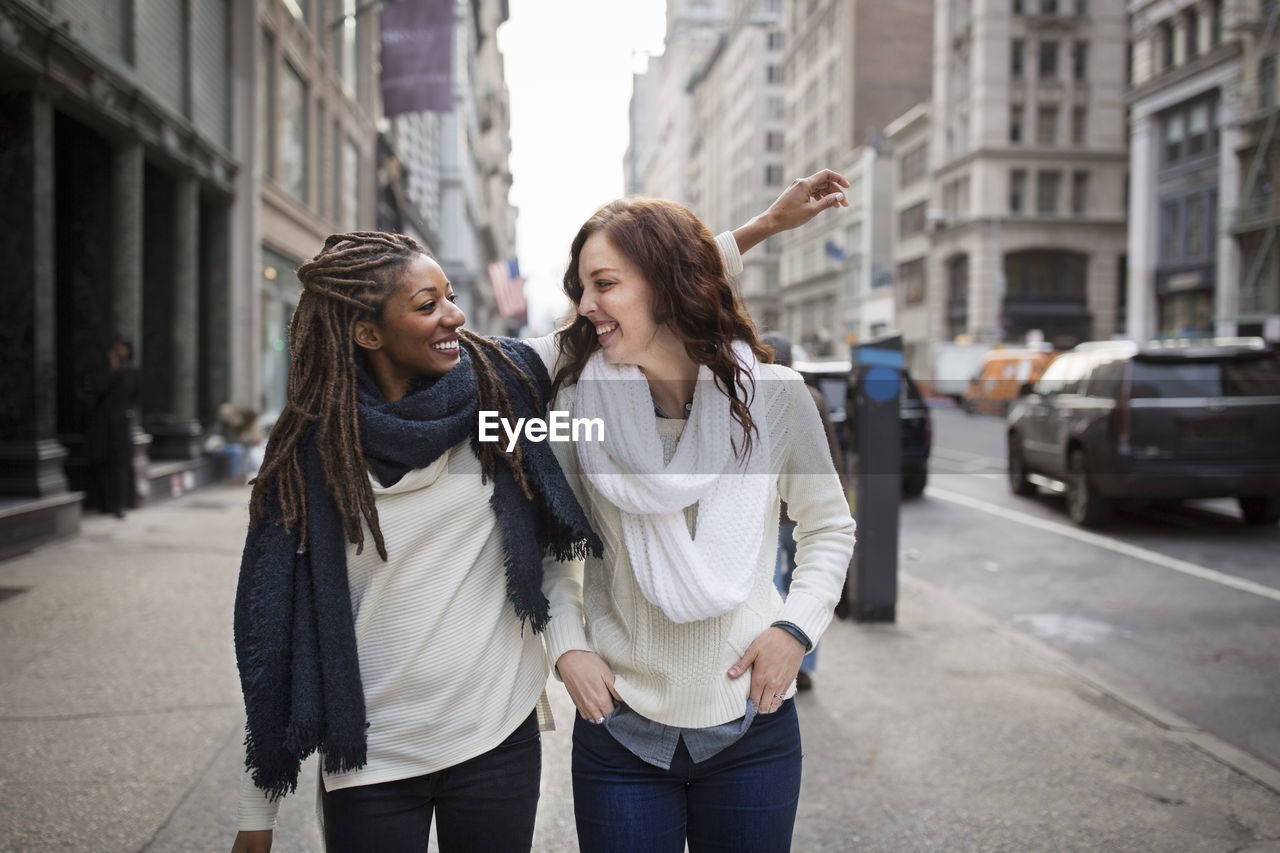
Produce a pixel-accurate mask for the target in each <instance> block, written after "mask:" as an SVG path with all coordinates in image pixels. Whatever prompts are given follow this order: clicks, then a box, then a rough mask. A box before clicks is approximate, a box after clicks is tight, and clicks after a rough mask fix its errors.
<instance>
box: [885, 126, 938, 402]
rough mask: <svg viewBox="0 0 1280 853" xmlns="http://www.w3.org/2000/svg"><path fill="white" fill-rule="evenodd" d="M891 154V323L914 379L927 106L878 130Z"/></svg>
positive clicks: (921, 290)
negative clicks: (881, 130)
mask: <svg viewBox="0 0 1280 853" xmlns="http://www.w3.org/2000/svg"><path fill="white" fill-rule="evenodd" d="M884 135H885V142H886V144H887V145H888V149H889V151H890V152H891V158H892V163H893V169H892V172H891V174H890V185H891V187H892V190H893V203H892V212H891V216H890V227H891V230H892V234H893V258H892V263H893V284H894V288H893V291H894V292H893V295H894V315H895V325H896V327H897V329H898V331H900V332H901V333H902V351H903V361H904V363H905V364H906V366H907V369H908V370H910V371H911V373H912V374H913V375H914V376H916V377H917V378H919V379H925V378H927V377H928V376H929V375H930V372H931V370H932V367H931V365H930V364H929V353H930V346H929V344H930V337H929V333H930V324H929V307H930V306H929V302H928V300H926V299H925V294H926V293H928V284H929V251H930V248H929V229H928V209H929V202H930V199H931V196H932V194H933V180H932V177H931V175H930V172H929V143H930V140H931V135H930V127H929V104H928V103H922V104H917V105H916V106H914V107H912V108H911V109H910V110H908V111H907V112H906V113H904V114H903V115H902V116H901V117H900V118H898V119H897V120H896V121H894V122H892V123H891V124H890V125H889V126H888V127H886V128H885V131H884Z"/></svg>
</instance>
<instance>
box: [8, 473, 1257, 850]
mask: <svg viewBox="0 0 1280 853" xmlns="http://www.w3.org/2000/svg"><path fill="white" fill-rule="evenodd" d="M247 498H248V490H247V489H246V488H233V487H216V488H212V489H207V490H204V491H200V492H196V493H194V494H191V495H188V496H186V497H183V498H179V499H176V500H173V501H170V502H166V503H163V504H160V505H157V506H154V507H150V508H147V509H145V510H140V511H137V512H134V513H131V514H130V515H129V516H128V518H126V519H125V520H124V521H117V520H116V519H114V518H108V517H100V516H90V517H86V518H85V520H84V528H83V533H82V535H81V536H79V537H78V538H76V539H74V540H71V541H67V542H62V543H57V544H54V545H49V546H46V547H44V548H42V549H40V550H38V551H36V552H33V553H29V554H26V555H23V556H20V557H16V558H14V559H11V560H8V561H5V562H0V649H2V653H0V802H3V803H4V808H3V809H2V810H0V851H23V852H24V853H28V851H30V853H35V851H46V850H49V851H52V850H59V851H66V850H77V851H94V853H98V851H129V852H130V853H132V852H133V851H183V852H184V853H185V851H226V850H229V849H230V846H231V841H232V839H233V838H234V836H235V826H234V804H235V789H236V784H237V777H238V773H239V761H240V739H241V731H242V717H241V705H240V695H239V687H238V682H237V679H236V674H235V664H234V656H233V652H232V646H231V605H232V599H233V596H234V591H235V581H236V573H237V570H238V567H239V562H238V561H239V554H240V547H241V544H242V541H243V535H244V528H245V522H246V517H247V515H246V502H247ZM815 681H816V689H815V690H814V691H812V692H811V693H807V694H802V695H800V696H799V698H798V700H797V701H798V703H799V712H800V719H801V726H802V729H803V737H804V743H805V751H806V759H805V777H804V788H803V791H802V794H801V802H800V814H799V819H798V821H797V825H796V831H795V843H794V849H795V850H796V851H806V852H807V851H821V850H839V851H843V850H875V851H935V850H941V851H968V850H973V851H1126V850H1132V851H1170V853H1174V851H1177V852H1178V853H1183V852H1184V851H1188V853H1189V852H1191V851H1224V852H1225V851H1251V853H1262V851H1280V770H1277V769H1276V768H1272V767H1269V766H1267V765H1263V764H1261V763H1260V762H1256V761H1252V760H1251V759H1250V758H1249V757H1248V756H1244V755H1241V754H1239V753H1235V752H1234V751H1232V750H1230V749H1229V748H1227V747H1226V746H1225V745H1223V744H1221V743H1220V742H1218V741H1216V740H1215V739H1213V738H1210V737H1207V736H1205V735H1203V734H1202V733H1198V732H1196V731H1195V730H1194V729H1193V728H1191V727H1189V726H1185V725H1184V724H1182V723H1181V721H1178V720H1176V719H1173V718H1171V717H1168V715H1166V714H1164V713H1163V712H1162V711H1161V710H1160V709H1158V708H1150V707H1145V706H1143V705H1142V703H1141V702H1140V701H1139V700H1136V699H1133V698H1130V697H1127V696H1125V695H1124V693H1123V691H1122V690H1117V689H1115V688H1114V687H1110V686H1107V685H1103V684H1100V683H1099V682H1098V681H1097V679H1095V678H1094V677H1093V676H1092V675H1091V674H1090V673H1088V672H1086V671H1083V670H1081V669H1079V668H1078V667H1077V666H1075V665H1074V664H1072V663H1071V662H1070V661H1069V660H1067V659H1066V658H1064V657H1063V656H1061V655H1060V654H1058V653H1057V652H1054V651H1052V650H1050V649H1048V648H1047V647H1045V646H1043V645H1042V644H1040V643H1039V642H1038V641H1036V640H1034V639H1031V638H1029V637H1026V636H1024V635H1020V634H1017V633H1016V632H1013V631H1011V630H1009V629H1007V628H1004V627H1002V626H1000V625H999V624H997V623H996V622H995V621H994V620H992V619H990V618H988V617H987V616H985V615H984V614H982V613H980V612H978V611H975V610H974V609H972V608H971V607H969V606H968V605H965V604H962V603H960V602H959V601H957V600H956V599H954V598H951V597H949V596H948V595H946V594H945V593H943V592H941V591H939V590H937V589H935V588H933V587H931V586H929V585H927V584H925V583H923V582H921V581H918V580H915V579H913V578H912V577H911V576H910V575H908V574H903V575H902V576H901V593H900V601H899V607H898V622H897V623H896V624H894V625H857V624H854V623H850V622H837V623H835V624H833V625H832V627H831V629H830V630H829V631H828V633H827V635H826V636H825V637H824V639H823V642H822V656H821V661H820V666H819V669H818V673H817V675H816V678H815ZM550 693H551V696H552V701H553V706H554V708H555V710H556V716H557V720H558V722H559V723H560V727H561V730H560V731H556V732H551V733H548V734H546V735H544V739H543V744H544V754H545V766H544V770H543V779H542V786H543V797H542V802H541V805H540V813H539V825H538V833H537V837H536V840H535V849H536V850H537V851H548V852H549V853H559V851H574V850H576V849H577V847H576V844H575V841H574V833H573V812H572V803H571V800H570V793H569V777H568V769H569V728H570V727H571V725H572V713H573V712H572V706H571V705H570V703H569V701H568V699H567V697H566V696H565V694H564V690H563V688H562V687H560V685H558V684H554V683H553V684H552V685H551V686H550ZM304 778H305V779H306V786H305V788H304V789H303V790H301V791H300V792H299V795H298V796H295V797H291V798H290V799H289V800H287V801H286V804H285V807H284V809H283V810H282V814H281V821H280V827H279V829H278V831H277V833H276V843H275V846H274V848H273V850H274V851H285V853H290V851H317V850H318V849H319V841H318V836H317V832H316V828H315V826H314V790H315V788H314V781H315V770H314V761H313V762H312V763H311V764H310V765H309V767H308V769H307V770H306V772H305V773H304Z"/></svg>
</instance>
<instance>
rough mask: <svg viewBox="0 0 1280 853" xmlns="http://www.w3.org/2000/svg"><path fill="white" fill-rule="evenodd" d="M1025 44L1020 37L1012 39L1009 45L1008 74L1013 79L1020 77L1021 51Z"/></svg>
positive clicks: (1019, 78)
mask: <svg viewBox="0 0 1280 853" xmlns="http://www.w3.org/2000/svg"><path fill="white" fill-rule="evenodd" d="M1025 50H1026V45H1025V43H1024V42H1023V41H1022V39H1014V40H1013V42H1012V43H1011V44H1010V45H1009V74H1010V75H1012V76H1013V78H1014V79H1015V80H1021V79H1022V68H1023V53H1024V51H1025Z"/></svg>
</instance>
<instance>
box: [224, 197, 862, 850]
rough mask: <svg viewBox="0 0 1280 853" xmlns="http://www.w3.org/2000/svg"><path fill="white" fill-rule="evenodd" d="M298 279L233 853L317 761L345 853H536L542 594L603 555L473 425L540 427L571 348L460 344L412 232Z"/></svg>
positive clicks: (549, 484) (260, 566)
mask: <svg viewBox="0 0 1280 853" xmlns="http://www.w3.org/2000/svg"><path fill="white" fill-rule="evenodd" d="M820 174H833V173H820ZM818 177H819V176H815V177H814V178H813V179H810V181H809V183H807V184H805V185H804V186H796V185H793V186H792V187H791V188H790V189H789V190H788V191H787V192H784V193H783V195H782V196H780V197H779V199H778V200H777V201H775V202H774V204H773V205H772V206H771V207H770V208H769V210H767V211H765V213H764V214H762V215H760V216H758V217H756V218H754V219H752V220H751V221H750V222H749V223H747V224H746V225H744V226H742V227H741V228H739V229H737V230H736V231H734V232H733V233H732V234H729V233H727V232H726V233H725V234H721V235H720V236H719V237H718V238H717V242H718V244H719V247H720V251H722V252H723V254H724V257H725V264H726V266H727V268H728V269H730V271H731V272H732V273H733V274H736V273H737V272H740V271H741V258H740V255H739V252H740V251H746V250H747V249H749V248H750V247H751V246H754V245H756V244H757V243H759V242H760V241H762V240H764V239H766V238H767V237H769V236H772V235H773V234H776V233H779V232H781V231H784V230H787V229H790V228H794V227H796V226H798V225H800V224H802V223H803V222H806V221H808V220H809V219H810V218H812V217H813V216H814V215H816V214H817V213H818V211H820V210H823V209H826V208H829V207H832V206H834V204H836V203H838V202H839V200H840V199H841V198H842V197H840V196H838V194H836V193H835V185H834V184H831V183H829V182H826V181H822V182H819V181H817V180H816V179H817V178H818ZM837 177H838V176H837ZM840 181H842V182H843V178H840ZM845 185H846V186H847V182H845ZM298 278H299V280H300V282H301V283H302V287H303V290H302V295H301V297H300V299H299V302H298V307H297V309H296V310H295V312H294V316H293V320H292V322H291V326H290V352H291V356H292V360H291V363H290V369H289V383H288V404H287V406H286V407H285V410H284V411H283V412H282V413H281V416H280V418H279V419H278V420H277V421H276V424H275V426H274V427H273V428H272V431H271V439H270V442H269V443H268V446H267V453H266V457H265V459H264V461H263V464H262V467H261V469H260V472H259V475H258V478H257V479H256V480H255V482H254V488H253V494H252V498H251V504H250V530H249V535H248V539H247V542H246V546H245V552H244V556H243V558H242V561H241V569H240V585H239V589H238V592H237V596H236V612H235V634H236V656H237V662H238V664H239V667H240V680H241V687H242V689H243V691H244V696H245V710H246V717H247V736H246V739H245V752H246V755H245V763H246V772H245V774H244V779H243V781H242V784H241V792H240V807H239V815H238V823H239V827H240V830H241V831H240V833H239V834H238V836H237V838H236V842H235V846H234V847H233V851H235V853H254V851H266V850H269V849H270V846H271V836H272V830H273V828H274V826H275V814H276V811H277V809H278V804H279V799H280V797H281V796H283V795H284V794H285V793H287V792H290V791H292V790H294V789H295V788H296V787H297V781H298V772H299V765H300V763H301V761H302V760H303V759H304V758H305V757H306V756H308V755H310V754H311V753H312V752H319V753H320V754H321V756H322V760H321V770H322V775H321V782H322V791H321V810H322V813H323V824H324V836H325V841H326V845H327V847H328V849H329V851H331V853H342V851H348V850H360V851H363V850H392V851H395V850H423V849H425V848H426V845H427V836H428V833H429V831H430V828H431V823H432V819H433V813H434V818H435V819H436V831H437V839H438V841H439V844H440V849H441V850H442V851H445V853H449V851H460V850H477V851H508V850H509V851H527V850H529V849H530V847H531V844H532V838H533V822H534V815H535V812H536V809H537V801H538V789H539V782H540V773H541V744H540V740H539V735H538V731H539V723H540V722H541V721H544V720H546V719H549V709H547V708H546V706H545V704H544V702H543V701H541V700H542V699H544V698H545V697H544V696H543V693H542V690H543V686H544V684H545V682H546V677H547V669H546V663H545V655H544V651H543V645H542V638H541V636H539V633H540V632H542V630H543V628H544V627H545V626H546V625H547V623H548V619H549V605H548V599H547V594H548V593H549V594H551V595H552V596H557V595H562V594H563V592H557V588H558V587H571V588H572V589H577V588H578V584H577V581H576V580H574V579H573V578H572V577H565V576H564V575H563V573H551V574H549V575H548V577H547V580H546V581H545V582H544V581H543V574H542V562H541V559H542V557H543V556H544V555H546V556H547V557H548V558H549V559H551V560H553V561H556V562H558V561H565V560H572V559H580V558H582V557H584V556H586V555H588V554H594V555H597V556H598V555H599V554H600V553H602V545H601V543H600V541H599V539H598V538H597V537H596V536H595V534H594V533H593V532H592V531H591V528H590V526H589V525H588V523H587V520H586V518H585V516H584V514H583V512H582V510H581V508H580V507H579V505H578V503H577V501H576V499H575V497H574V494H573V492H572V491H571V489H570V488H569V486H568V484H567V483H566V481H565V479H564V475H563V474H562V473H561V471H560V468H559V467H558V465H557V463H556V460H555V457H554V455H553V453H552V451H551V450H550V448H549V446H548V445H547V444H545V443H539V442H530V441H528V440H527V439H526V438H523V437H522V438H521V440H520V441H519V442H518V443H517V445H516V446H515V448H514V450H513V452H512V453H510V454H507V453H505V452H503V451H502V450H501V449H500V445H499V444H498V443H484V444H482V443H480V442H478V441H477V436H478V429H477V427H478V412H479V411H480V410H493V411H497V412H498V413H499V415H500V417H502V418H504V419H505V420H506V421H507V422H509V423H514V422H516V419H518V418H522V417H523V418H527V417H541V416H542V415H543V414H544V412H545V405H546V403H547V402H548V401H549V400H550V380H549V370H550V369H551V368H552V367H553V366H554V361H555V358H556V356H555V349H556V347H555V340H554V336H547V337H545V338H539V339H535V340H533V341H530V342H529V343H530V344H531V345H532V346H530V345H526V344H524V343H520V342H517V341H512V340H507V339H486V338H482V337H479V336H476V335H473V334H471V333H469V332H466V331H464V330H463V329H462V328H461V327H462V324H463V321H464V317H463V314H462V312H461V311H460V310H459V309H458V308H457V306H456V305H454V304H453V291H452V289H451V287H450V285H449V282H448V281H447V279H446V277H445V275H444V272H443V270H441V268H440V266H439V265H438V264H437V263H436V262H435V261H434V260H432V259H431V258H430V257H429V256H428V255H427V254H426V252H425V251H424V250H423V248H422V247H421V246H420V245H418V244H417V243H416V242H415V241H413V240H412V239H411V238H408V237H405V236H402V235H394V234H382V233H373V232H356V233H351V234H337V235H334V236H332V237H330V238H329V239H328V240H326V241H325V245H324V249H323V250H322V251H321V252H320V254H318V255H317V256H316V257H315V258H313V259H312V260H311V261H310V262H309V263H306V264H303V265H302V266H301V267H300V268H299V269H298ZM370 540H372V544H373V546H374V547H373V548H372V549H369V548H367V547H366V545H367V544H368V542H369V541H370ZM535 706H537V710H536V711H535Z"/></svg>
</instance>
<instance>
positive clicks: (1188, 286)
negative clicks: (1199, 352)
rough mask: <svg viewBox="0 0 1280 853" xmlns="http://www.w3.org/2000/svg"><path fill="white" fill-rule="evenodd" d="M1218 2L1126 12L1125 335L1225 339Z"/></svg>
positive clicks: (1224, 93)
mask: <svg viewBox="0 0 1280 853" xmlns="http://www.w3.org/2000/svg"><path fill="white" fill-rule="evenodd" d="M1226 15H1227V9H1226V4H1225V0H1211V2H1198V0H1151V2H1144V3H1134V4H1130V7H1129V16H1130V29H1131V32H1132V36H1133V81H1132V88H1131V89H1130V91H1129V95H1128V101H1129V110H1130V120H1129V121H1130V134H1131V138H1130V149H1129V174H1130V187H1131V191H1130V199H1129V278H1128V293H1127V300H1126V308H1127V319H1126V323H1125V331H1126V333H1127V334H1128V336H1129V337H1131V338H1134V339H1136V340H1146V339H1148V338H1151V337H1154V336H1162V337H1186V336H1192V337H1195V336H1206V335H1212V334H1214V333H1215V332H1220V333H1224V334H1234V333H1235V315H1236V308H1237V305H1238V298H1237V293H1236V285H1237V282H1238V277H1239V269H1240V259H1239V247H1238V245H1237V244H1236V242H1235V240H1233V239H1232V236H1231V224H1232V211H1234V210H1235V209H1236V206H1237V199H1238V197H1239V191H1240V179H1241V176H1240V174H1239V161H1238V160H1237V148H1238V147H1239V139H1240V124H1239V112H1240V107H1241V100H1240V49H1241V44H1240V39H1239V38H1238V36H1237V34H1236V33H1234V32H1233V31H1231V30H1230V28H1229V25H1228V21H1227V17H1226Z"/></svg>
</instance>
